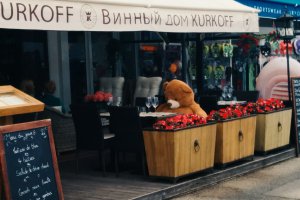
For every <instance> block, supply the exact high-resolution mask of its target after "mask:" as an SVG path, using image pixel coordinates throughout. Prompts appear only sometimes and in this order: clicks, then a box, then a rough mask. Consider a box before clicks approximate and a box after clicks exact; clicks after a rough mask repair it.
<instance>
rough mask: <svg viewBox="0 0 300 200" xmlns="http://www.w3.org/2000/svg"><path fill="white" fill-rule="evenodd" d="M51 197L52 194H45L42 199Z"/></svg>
mask: <svg viewBox="0 0 300 200" xmlns="http://www.w3.org/2000/svg"><path fill="white" fill-rule="evenodd" d="M51 195H52V192H46V194H44V195H43V196H42V197H43V199H46V197H50V196H51Z"/></svg>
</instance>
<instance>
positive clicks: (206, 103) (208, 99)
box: [197, 95, 219, 114]
mask: <svg viewBox="0 0 300 200" xmlns="http://www.w3.org/2000/svg"><path fill="white" fill-rule="evenodd" d="M197 102H198V103H199V104H200V106H201V108H202V109H203V110H204V111H205V112H206V113H207V114H209V112H210V111H212V110H218V108H219V107H218V96H217V95H199V96H197Z"/></svg>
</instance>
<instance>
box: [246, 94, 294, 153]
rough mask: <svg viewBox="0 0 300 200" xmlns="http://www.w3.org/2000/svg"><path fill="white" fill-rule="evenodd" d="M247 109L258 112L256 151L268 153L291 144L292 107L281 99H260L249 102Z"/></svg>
mask: <svg viewBox="0 0 300 200" xmlns="http://www.w3.org/2000/svg"><path fill="white" fill-rule="evenodd" d="M247 110H248V111H249V112H250V113H256V114H257V117H256V124H257V125H256V136H255V152H257V153H266V152H268V151H270V150H274V149H277V148H280V147H284V146H287V145H289V142H290V129H291V118H292V109H291V108H285V105H284V104H283V101H281V100H279V99H274V98H270V99H262V98H260V99H258V100H257V101H256V102H255V103H248V105H247Z"/></svg>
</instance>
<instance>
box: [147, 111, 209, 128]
mask: <svg viewBox="0 0 300 200" xmlns="http://www.w3.org/2000/svg"><path fill="white" fill-rule="evenodd" d="M206 123H207V121H206V119H205V118H203V117H200V116H198V115H194V114H185V115H176V116H174V117H170V118H167V119H163V120H158V121H156V122H155V123H154V124H153V128H154V129H161V130H174V129H180V128H186V127H190V126H194V125H200V124H206Z"/></svg>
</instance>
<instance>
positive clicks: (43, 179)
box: [4, 127, 58, 200]
mask: <svg viewBox="0 0 300 200" xmlns="http://www.w3.org/2000/svg"><path fill="white" fill-rule="evenodd" d="M4 141H5V150H6V152H7V154H6V156H8V155H9V157H6V158H7V160H9V162H10V163H11V164H10V165H9V170H10V171H8V173H10V177H11V175H12V176H13V179H11V180H12V182H13V186H12V190H13V192H12V195H15V196H14V197H15V198H13V199H28V200H51V199H58V198H57V193H56V192H54V191H55V186H54V188H53V184H54V185H55V175H54V174H53V171H52V170H53V169H52V168H51V167H52V162H51V161H52V159H51V157H48V156H46V155H47V154H48V152H49V149H47V148H49V146H48V145H49V140H48V127H42V128H36V129H31V130H24V131H19V132H12V133H7V134H5V135H4ZM45 148H46V149H45ZM44 150H45V152H46V154H43V151H44ZM50 154H51V149H50ZM49 158H50V159H49ZM7 163H8V162H7ZM52 190H53V191H52Z"/></svg>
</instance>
